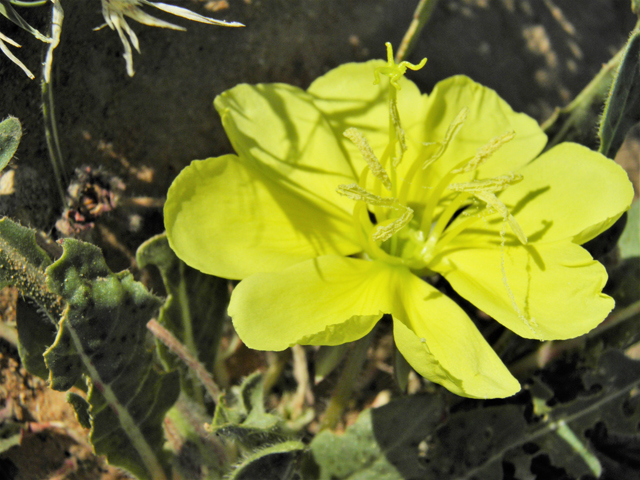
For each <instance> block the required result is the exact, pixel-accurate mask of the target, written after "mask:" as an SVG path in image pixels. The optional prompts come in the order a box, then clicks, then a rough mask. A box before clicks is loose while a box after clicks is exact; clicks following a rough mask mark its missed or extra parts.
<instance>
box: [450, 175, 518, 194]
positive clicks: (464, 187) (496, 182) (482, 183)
mask: <svg viewBox="0 0 640 480" xmlns="http://www.w3.org/2000/svg"><path fill="white" fill-rule="evenodd" d="M522 178H523V177H522V175H520V174H518V173H508V174H507V175H502V176H499V177H494V178H489V179H486V180H472V181H471V182H466V183H452V184H450V185H449V186H448V187H447V188H448V189H449V190H453V191H454V192H469V193H476V192H491V193H495V192H501V191H502V190H504V189H506V188H507V187H509V186H511V185H514V184H516V183H519V182H521V181H522Z"/></svg>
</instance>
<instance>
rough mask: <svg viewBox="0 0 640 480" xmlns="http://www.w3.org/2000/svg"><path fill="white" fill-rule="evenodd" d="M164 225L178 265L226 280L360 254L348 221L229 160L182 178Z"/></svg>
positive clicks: (191, 169)
mask: <svg viewBox="0 0 640 480" xmlns="http://www.w3.org/2000/svg"><path fill="white" fill-rule="evenodd" d="M334 189H335V186H334ZM334 195H335V197H339V196H338V195H337V194H334ZM164 217H165V228H166V230H167V235H168V238H169V242H170V244H171V248H172V249H173V250H174V251H175V252H176V254H177V255H178V257H180V258H181V259H182V260H183V261H184V262H185V263H187V264H188V265H190V266H192V267H193V268H196V269H198V270H201V271H203V272H205V273H208V274H212V275H217V276H220V277H224V278H232V279H241V278H244V277H246V276H248V275H251V274H253V273H256V272H264V271H272V270H278V269H281V268H285V267H288V266H290V265H293V264H296V263H298V262H300V261H303V260H306V259H308V258H313V257H316V256H318V255H325V254H327V253H337V254H343V255H350V254H353V253H356V252H358V251H359V250H360V248H359V247H358V246H357V245H356V243H355V242H354V240H353V238H352V237H353V236H354V235H355V233H354V229H353V226H352V224H351V216H350V215H349V214H347V213H346V212H344V211H343V210H342V209H339V208H337V207H333V208H331V205H330V204H328V203H327V204H326V205H325V210H324V211H322V210H321V209H320V207H319V205H318V204H317V203H313V202H311V201H309V200H308V199H305V198H303V197H300V196H298V195H296V194H295V193H292V192H291V190H289V189H286V188H281V186H280V185H279V183H278V182H276V181H273V180H272V179H271V178H269V177H267V176H265V175H263V174H262V172H261V171H258V170H256V169H254V168H253V167H252V166H251V165H242V164H241V163H240V161H239V159H238V158H237V157H236V156H235V155H225V156H222V157H218V158H210V159H208V160H202V161H194V162H192V163H191V165H190V166H188V167H187V168H185V169H184V170H182V172H180V175H178V177H177V178H176V179H175V180H174V182H173V184H172V185H171V188H170V189H169V192H168V194H167V201H166V203H165V207H164Z"/></svg>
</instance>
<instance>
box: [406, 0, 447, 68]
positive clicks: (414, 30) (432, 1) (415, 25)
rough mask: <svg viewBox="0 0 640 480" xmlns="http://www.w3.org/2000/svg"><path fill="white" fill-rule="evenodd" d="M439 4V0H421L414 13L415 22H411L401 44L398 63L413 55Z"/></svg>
mask: <svg viewBox="0 0 640 480" xmlns="http://www.w3.org/2000/svg"><path fill="white" fill-rule="evenodd" d="M437 3H438V0H420V2H418V6H417V7H416V11H415V12H413V20H412V21H411V24H409V28H408V29H407V33H405V34H404V38H403V39H402V43H400V47H399V48H398V51H397V52H396V63H400V62H401V61H402V60H403V59H404V58H406V57H407V56H408V55H409V53H411V50H412V49H413V47H414V46H415V44H416V41H417V40H418V36H419V35H420V32H421V31H422V29H423V28H424V27H425V25H426V24H427V22H428V21H429V19H430V18H431V14H432V13H433V11H434V9H435V7H436V5H437Z"/></svg>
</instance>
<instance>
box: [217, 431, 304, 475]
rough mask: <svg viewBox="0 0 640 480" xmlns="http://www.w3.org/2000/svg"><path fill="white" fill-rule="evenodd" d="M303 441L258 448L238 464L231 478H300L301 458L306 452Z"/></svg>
mask: <svg viewBox="0 0 640 480" xmlns="http://www.w3.org/2000/svg"><path fill="white" fill-rule="evenodd" d="M304 451H305V446H304V444H303V443H302V442H298V441H296V440H291V441H288V442H283V443H278V444H276V445H272V446H270V447H267V448H264V449H261V450H258V451H257V452H255V453H253V454H252V455H250V456H248V457H247V458H245V459H244V460H243V461H242V463H241V464H240V465H238V466H237V467H236V468H235V469H234V471H233V473H232V474H231V475H230V476H229V480H255V479H256V478H259V479H260V480H293V479H296V478H300V474H299V473H298V464H299V460H300V459H301V458H302V455H303V454H304Z"/></svg>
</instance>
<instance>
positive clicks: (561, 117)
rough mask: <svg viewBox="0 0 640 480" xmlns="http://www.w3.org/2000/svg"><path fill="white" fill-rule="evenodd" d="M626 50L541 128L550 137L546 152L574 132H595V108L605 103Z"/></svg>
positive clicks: (620, 52)
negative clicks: (593, 112) (593, 120)
mask: <svg viewBox="0 0 640 480" xmlns="http://www.w3.org/2000/svg"><path fill="white" fill-rule="evenodd" d="M623 54H624V48H622V49H621V50H620V51H619V52H618V53H617V54H616V55H615V56H614V57H613V58H612V59H611V60H609V62H607V63H606V64H605V65H604V66H603V67H602V69H601V70H600V71H599V72H598V74H597V75H596V76H595V77H593V79H592V80H591V81H590V82H589V84H588V85H587V86H586V87H584V89H583V90H582V91H581V92H580V93H579V94H578V95H577V96H576V98H574V99H573V101H572V102H571V103H570V104H569V105H567V106H566V107H564V108H558V109H556V111H555V112H554V113H553V115H551V117H549V118H548V119H547V120H546V121H545V122H544V123H543V124H542V125H541V126H542V129H543V130H544V131H545V133H547V134H548V135H549V137H550V140H549V142H548V143H547V145H546V147H545V150H549V149H550V148H551V147H553V146H554V145H557V144H559V143H561V142H563V141H565V140H568V139H570V138H569V137H570V136H571V133H572V132H573V131H578V132H591V131H592V130H593V126H594V125H593V122H592V121H591V119H592V118H593V114H592V111H593V108H594V105H597V106H598V108H600V106H601V105H602V103H604V100H605V98H606V97H607V94H608V93H609V87H610V86H611V82H612V81H613V77H614V75H615V72H616V71H617V70H618V67H619V65H620V62H621V60H622V56H623Z"/></svg>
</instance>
